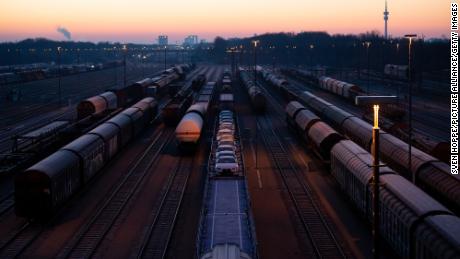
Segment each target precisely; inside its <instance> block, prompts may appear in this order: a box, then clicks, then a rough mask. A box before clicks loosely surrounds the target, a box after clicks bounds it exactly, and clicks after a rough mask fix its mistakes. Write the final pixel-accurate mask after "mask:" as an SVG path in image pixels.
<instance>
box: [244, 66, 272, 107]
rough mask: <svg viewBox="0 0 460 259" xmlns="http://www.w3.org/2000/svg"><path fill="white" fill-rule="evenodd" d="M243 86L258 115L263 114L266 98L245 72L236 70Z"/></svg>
mask: <svg viewBox="0 0 460 259" xmlns="http://www.w3.org/2000/svg"><path fill="white" fill-rule="evenodd" d="M238 72H239V74H240V79H241V81H242V83H243V86H244V87H245V88H246V91H247V93H248V95H249V98H250V99H251V104H252V106H253V107H254V109H255V110H256V112H258V113H264V112H265V109H266V102H267V101H266V98H265V95H264V93H263V92H262V90H261V89H260V88H259V87H258V86H256V85H255V84H254V81H253V80H251V78H250V76H249V74H248V72H247V71H245V70H244V69H242V68H239V69H238Z"/></svg>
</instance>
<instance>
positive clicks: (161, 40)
mask: <svg viewBox="0 0 460 259" xmlns="http://www.w3.org/2000/svg"><path fill="white" fill-rule="evenodd" d="M158 45H161V46H166V45H168V35H160V36H158Z"/></svg>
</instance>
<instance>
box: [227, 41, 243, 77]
mask: <svg viewBox="0 0 460 259" xmlns="http://www.w3.org/2000/svg"><path fill="white" fill-rule="evenodd" d="M226 52H227V53H230V55H231V67H232V75H235V73H236V63H235V53H238V52H240V51H239V50H238V48H237V47H232V48H229V49H228V50H227V51H226Z"/></svg>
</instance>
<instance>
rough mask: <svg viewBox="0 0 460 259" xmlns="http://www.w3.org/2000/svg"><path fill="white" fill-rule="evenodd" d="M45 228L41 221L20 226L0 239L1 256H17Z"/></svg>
mask: <svg viewBox="0 0 460 259" xmlns="http://www.w3.org/2000/svg"><path fill="white" fill-rule="evenodd" d="M43 230H44V226H43V225H41V224H39V223H32V222H26V223H25V224H24V225H22V226H21V227H20V228H18V229H16V230H15V231H13V232H10V233H9V234H8V235H6V236H4V237H3V238H2V240H0V258H16V257H18V256H19V255H20V254H22V253H23V252H24V251H25V250H26V249H27V248H28V247H29V245H30V244H31V243H32V242H33V241H34V240H35V239H36V238H37V237H38V236H39V235H40V233H41V232H42V231H43Z"/></svg>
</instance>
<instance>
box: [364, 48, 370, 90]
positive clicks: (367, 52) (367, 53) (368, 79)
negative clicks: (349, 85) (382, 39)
mask: <svg viewBox="0 0 460 259" xmlns="http://www.w3.org/2000/svg"><path fill="white" fill-rule="evenodd" d="M364 45H365V46H366V55H367V94H369V84H370V77H369V76H370V74H369V63H370V62H369V61H370V60H369V47H370V46H371V43H370V42H369V41H366V42H364Z"/></svg>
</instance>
